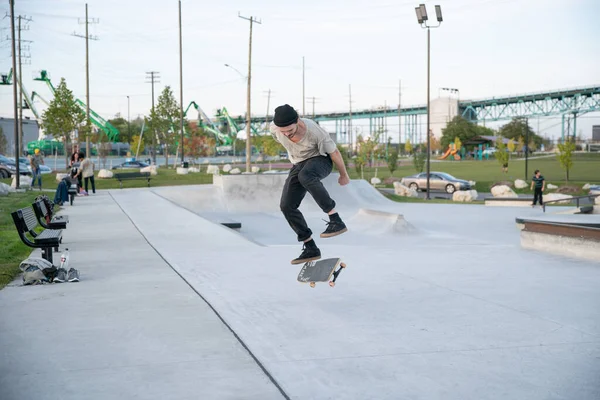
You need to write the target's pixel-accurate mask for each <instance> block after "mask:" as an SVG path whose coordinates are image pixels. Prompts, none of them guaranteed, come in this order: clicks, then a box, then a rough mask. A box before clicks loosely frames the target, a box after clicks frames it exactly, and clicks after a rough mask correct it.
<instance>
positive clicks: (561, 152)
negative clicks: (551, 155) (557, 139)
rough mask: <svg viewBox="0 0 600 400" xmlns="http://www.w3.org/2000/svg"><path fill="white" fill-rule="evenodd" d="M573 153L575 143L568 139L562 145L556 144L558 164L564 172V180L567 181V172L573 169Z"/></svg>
mask: <svg viewBox="0 0 600 400" xmlns="http://www.w3.org/2000/svg"><path fill="white" fill-rule="evenodd" d="M574 151H575V142H574V141H573V140H572V139H571V138H569V139H567V140H566V141H565V142H564V143H559V144H558V154H557V155H556V157H557V158H558V162H559V163H560V166H561V167H562V169H564V170H565V172H566V174H567V175H566V178H567V179H566V180H567V182H568V181H569V171H570V170H571V168H573V152H574Z"/></svg>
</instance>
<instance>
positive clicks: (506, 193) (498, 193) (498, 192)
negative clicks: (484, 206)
mask: <svg viewBox="0 0 600 400" xmlns="http://www.w3.org/2000/svg"><path fill="white" fill-rule="evenodd" d="M492 196H494V197H515V198H517V197H519V196H517V194H516V193H515V191H514V190H512V189H511V188H509V187H508V186H506V185H498V186H494V187H493V188H492Z"/></svg>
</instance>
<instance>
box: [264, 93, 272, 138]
mask: <svg viewBox="0 0 600 400" xmlns="http://www.w3.org/2000/svg"><path fill="white" fill-rule="evenodd" d="M270 105H271V89H269V94H268V97H267V113H266V114H265V133H267V132H269V107H270Z"/></svg>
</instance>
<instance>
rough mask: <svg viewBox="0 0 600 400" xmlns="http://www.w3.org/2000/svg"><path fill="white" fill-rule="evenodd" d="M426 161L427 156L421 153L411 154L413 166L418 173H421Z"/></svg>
mask: <svg viewBox="0 0 600 400" xmlns="http://www.w3.org/2000/svg"><path fill="white" fill-rule="evenodd" d="M426 159H427V155H426V154H425V153H424V152H422V151H415V152H414V153H413V166H414V167H415V170H416V171H417V172H418V173H421V172H423V168H424V167H425V160H426Z"/></svg>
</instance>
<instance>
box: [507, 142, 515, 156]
mask: <svg viewBox="0 0 600 400" xmlns="http://www.w3.org/2000/svg"><path fill="white" fill-rule="evenodd" d="M506 147H507V148H508V151H509V152H511V153H514V151H515V140H514V139H510V140H509V141H508V144H507V145H506Z"/></svg>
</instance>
